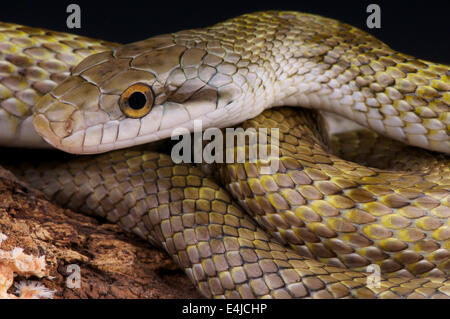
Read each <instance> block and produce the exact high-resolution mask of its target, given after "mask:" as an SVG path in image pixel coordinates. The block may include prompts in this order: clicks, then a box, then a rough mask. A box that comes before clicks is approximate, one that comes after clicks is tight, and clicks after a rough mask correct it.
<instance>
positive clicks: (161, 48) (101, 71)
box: [33, 35, 243, 154]
mask: <svg viewBox="0 0 450 319" xmlns="http://www.w3.org/2000/svg"><path fill="white" fill-rule="evenodd" d="M180 43H181V41H177V39H176V37H175V35H163V36H158V37H154V38H150V39H147V40H144V41H140V42H135V43H132V44H128V45H124V46H121V47H118V48H116V49H113V50H112V51H105V52H101V53H97V54H94V55H91V56H89V57H87V58H85V59H84V60H82V61H81V62H80V63H79V64H78V65H77V66H76V67H74V68H73V70H72V72H71V75H70V76H69V77H68V78H67V79H66V80H65V81H63V82H62V83H60V84H59V85H58V86H57V87H55V88H54V89H53V90H52V91H51V92H50V93H48V94H47V95H45V96H44V97H42V98H41V99H40V101H39V102H38V103H37V105H36V107H35V113H34V121H33V123H34V126H35V129H36V131H37V132H38V133H39V135H41V136H42V137H43V138H44V139H45V140H46V141H47V142H48V143H50V144H51V145H53V146H54V147H56V148H59V149H61V150H63V151H66V152H69V153H76V154H93V153H101V152H106V151H109V150H113V149H119V148H125V147H130V146H133V145H138V144H143V143H148V142H152V141H156V140H161V139H164V138H167V137H170V136H171V134H172V132H173V130H174V129H176V128H180V127H183V128H187V129H188V130H190V131H192V130H193V124H194V120H202V124H203V125H204V127H210V126H219V125H220V124H219V123H222V124H226V123H225V121H223V119H224V114H225V111H226V108H225V106H229V105H230V104H231V103H232V102H233V101H236V99H237V98H238V97H240V96H241V95H242V88H241V87H240V86H239V85H237V83H236V81H235V80H236V77H237V76H238V74H237V67H236V66H234V65H233V64H231V63H229V62H226V60H225V58H223V57H222V58H221V57H220V56H219V54H217V53H216V54H214V53H212V52H208V51H207V49H205V47H206V43H204V44H203V45H201V44H200V45H198V43H196V45H194V46H190V45H187V44H186V41H184V43H181V44H180ZM216 51H217V50H216ZM241 78H243V77H242V76H241ZM241 80H242V79H241ZM222 127H223V125H222Z"/></svg>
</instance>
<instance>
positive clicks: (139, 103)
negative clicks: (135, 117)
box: [128, 92, 147, 110]
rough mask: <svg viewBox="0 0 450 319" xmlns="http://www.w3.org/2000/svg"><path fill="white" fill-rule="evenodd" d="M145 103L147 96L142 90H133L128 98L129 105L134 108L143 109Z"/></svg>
mask: <svg viewBox="0 0 450 319" xmlns="http://www.w3.org/2000/svg"><path fill="white" fill-rule="evenodd" d="M145 103H147V98H146V97H145V94H144V93H141V92H133V94H131V95H130V97H129V98H128V105H129V106H130V107H131V108H132V109H134V110H139V109H142V108H143V107H144V106H145Z"/></svg>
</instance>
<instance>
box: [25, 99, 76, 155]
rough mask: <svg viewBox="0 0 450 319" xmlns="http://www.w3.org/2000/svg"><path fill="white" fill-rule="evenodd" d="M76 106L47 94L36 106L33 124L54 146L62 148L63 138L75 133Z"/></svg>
mask: <svg viewBox="0 0 450 319" xmlns="http://www.w3.org/2000/svg"><path fill="white" fill-rule="evenodd" d="M74 112H75V107H74V106H72V105H69V104H66V103H62V102H60V101H58V100H57V99H56V98H55V97H53V96H52V95H50V94H47V95H45V96H44V97H43V98H42V99H41V100H40V101H39V102H38V103H37V104H36V106H35V113H34V116H33V125H34V127H35V129H36V131H37V132H38V134H39V135H40V136H41V137H42V138H44V140H45V141H47V142H48V143H49V144H51V145H52V146H54V147H57V148H61V144H62V140H63V139H67V138H68V137H69V136H71V135H72V133H73V125H74V124H73V119H72V116H73V114H74Z"/></svg>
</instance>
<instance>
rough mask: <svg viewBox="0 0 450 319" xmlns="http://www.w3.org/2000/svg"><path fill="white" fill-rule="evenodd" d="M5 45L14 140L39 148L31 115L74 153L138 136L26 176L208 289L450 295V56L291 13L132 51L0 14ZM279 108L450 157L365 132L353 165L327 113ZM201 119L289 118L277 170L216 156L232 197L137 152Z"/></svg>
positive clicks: (2, 78)
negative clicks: (132, 236)
mask: <svg viewBox="0 0 450 319" xmlns="http://www.w3.org/2000/svg"><path fill="white" fill-rule="evenodd" d="M0 48H1V52H2V54H1V56H2V61H0V98H1V100H0V101H1V102H0V141H1V143H2V144H3V145H15V146H44V145H45V142H44V141H42V140H40V139H39V137H38V135H37V134H36V133H35V131H34V130H33V124H34V128H35V129H36V131H37V132H38V133H39V135H41V136H42V137H43V138H44V139H45V141H47V142H48V143H50V144H51V145H53V146H55V147H57V148H59V149H62V150H64V151H68V152H71V153H80V154H87V153H102V152H107V151H110V150H115V149H120V148H126V149H123V150H116V151H113V152H110V153H107V154H104V155H99V156H96V157H88V158H86V157H84V158H81V159H76V160H74V161H68V162H66V163H60V164H47V165H43V166H40V167H37V168H36V167H32V168H27V169H25V170H24V171H23V172H22V176H23V178H24V179H25V180H27V181H29V182H30V183H31V184H32V185H34V186H36V187H39V188H41V189H43V190H44V192H45V193H46V194H47V195H48V196H49V197H50V198H52V199H53V200H55V201H57V202H58V203H60V204H63V205H67V206H68V207H70V208H72V209H75V210H78V211H84V212H86V213H95V214H97V215H100V216H104V217H106V218H107V219H108V220H110V221H114V222H118V223H119V224H121V225H122V226H123V227H124V228H125V229H126V230H129V231H133V232H134V233H136V234H138V235H139V236H141V237H142V238H144V239H147V240H149V241H150V242H152V243H154V244H156V245H158V246H161V247H162V248H163V249H165V250H166V251H167V252H168V253H169V255H170V256H172V258H173V259H174V260H175V262H176V263H177V264H178V265H179V266H180V267H181V268H182V269H183V270H184V271H185V272H186V274H187V275H188V276H189V278H190V279H191V280H192V281H193V283H194V284H195V285H196V286H197V287H198V289H199V290H200V292H201V293H202V294H203V295H204V296H206V297H219V298H220V297H273V298H290V297H291V298H292V297H295V298H307V297H314V298H344V297H357V298H373V297H379V298H399V297H409V298H424V297H425V298H442V297H444V298H445V297H449V296H450V280H449V277H448V274H449V272H450V224H449V221H448V217H449V216H450V204H449V199H450V196H449V185H450V178H449V177H450V169H449V159H448V156H447V155H445V154H449V153H450V139H449V125H450V122H449V120H450V117H449V114H450V113H449V104H450V93H449V88H450V82H449V79H448V76H449V74H450V73H449V68H448V66H445V65H439V64H436V63H432V62H427V61H422V60H418V59H415V58H413V57H410V56H406V55H404V54H401V53H398V52H395V51H394V50H392V49H390V48H389V47H387V46H386V45H385V44H383V43H381V42H380V41H378V40H376V39H374V38H373V37H371V36H370V35H368V34H366V33H364V32H362V31H360V30H358V29H356V28H353V27H351V26H348V25H345V24H342V23H340V22H337V21H335V20H331V19H327V18H322V17H318V16H314V15H309V14H302V13H296V12H260V13H254V14H247V15H243V16H241V17H238V18H235V19H231V20H228V21H225V22H223V23H219V24H217V25H215V26H212V27H209V28H205V29H198V30H187V31H181V32H178V33H175V34H169V35H162V36H157V37H153V38H150V39H147V40H144V41H141V42H137V43H132V44H128V45H123V46H117V45H115V44H108V43H103V42H99V41H95V40H92V39H86V38H81V37H77V36H72V35H67V34H61V33H54V32H49V31H43V30H38V29H32V28H26V27H21V26H17V25H12V24H0ZM98 52H100V53H98ZM93 53H96V54H93ZM91 54H93V55H91ZM88 55H89V57H87V58H86V59H84V60H83V61H82V62H81V63H79V64H77V63H78V62H79V61H80V60H81V59H82V58H83V57H84V56H88ZM75 65H76V66H75ZM69 71H70V76H69ZM57 83H60V84H59V85H58V86H56V87H55V88H54V86H55V85H56V84H57ZM47 92H49V93H48V94H46V95H44V94H45V93H47ZM41 96H43V97H41ZM36 103H37V104H36ZM35 104H36V105H35ZM275 106H302V107H306V108H311V109H319V110H325V111H330V112H335V113H338V114H341V115H343V116H345V117H347V118H349V119H351V120H354V121H356V122H358V123H359V124H362V125H364V126H367V127H369V128H371V129H372V130H373V131H375V132H377V133H379V134H382V135H385V136H387V137H390V138H393V139H396V140H399V141H401V142H405V143H408V144H410V145H413V146H418V147H421V148H424V149H428V150H430V151H437V152H440V153H442V154H437V153H429V152H428V151H425V150H419V149H415V148H408V147H406V146H403V145H401V144H400V143H397V142H394V141H388V140H384V139H383V138H381V137H379V136H378V135H377V134H375V133H368V132H363V131H360V132H358V133H348V134H347V135H351V137H353V138H355V139H354V140H353V142H350V143H349V142H348V136H347V137H346V135H345V134H344V135H342V136H340V137H339V138H336V139H335V143H334V145H335V148H338V149H340V150H341V151H342V155H343V156H346V157H348V158H352V159H353V160H355V162H350V161H347V160H343V159H341V158H340V157H338V156H336V155H333V154H331V153H330V152H329V147H328V146H327V144H326V143H325V140H326V137H325V135H323V134H322V135H321V134H320V133H321V132H322V131H323V130H324V128H323V127H322V126H321V125H320V121H317V118H319V117H320V116H319V115H318V114H316V113H311V112H310V111H306V110H301V109H289V108H278V109H274V108H273V107H275ZM194 120H202V124H203V128H206V127H219V128H223V127H229V126H233V125H236V124H239V123H241V122H243V121H245V120H247V121H246V122H245V123H244V124H242V126H243V127H244V128H249V127H254V128H261V127H262V128H279V129H280V145H279V164H280V165H279V169H278V171H277V172H276V173H275V174H273V175H271V174H264V173H262V171H261V168H262V166H264V163H263V162H261V161H257V162H256V163H251V162H246V163H242V164H239V163H238V164H215V165H214V166H213V168H214V169H215V174H214V175H215V178H216V179H217V180H218V181H220V182H221V183H222V184H223V185H224V186H225V187H226V188H227V190H228V191H229V193H230V194H231V195H232V196H230V195H229V193H228V192H226V191H225V190H224V189H223V188H221V187H220V186H218V185H217V184H216V182H214V181H213V180H212V177H208V176H206V175H205V173H203V172H202V171H201V170H200V169H199V168H197V167H195V166H192V165H188V164H183V165H181V164H174V163H173V162H172V160H171V158H170V157H169V156H167V155H164V154H160V153H157V152H154V151H150V150H147V149H146V148H144V147H137V148H133V149H127V147H129V146H133V145H139V144H143V143H148V142H151V141H156V140H160V139H164V138H166V137H169V136H170V134H171V132H172V131H173V129H175V128H177V127H185V128H188V129H190V130H192V128H193V125H194ZM318 123H319V124H318ZM345 137H346V138H345ZM358 143H359V144H358ZM386 147H388V149H387V151H388V152H390V153H391V154H390V156H389V155H386V149H384V150H383V148H386ZM358 149H359V150H362V151H365V153H364V152H363V155H356V151H358ZM229 151H233V150H229ZM356 161H357V162H360V163H367V164H368V165H369V166H364V165H361V164H357V163H356ZM380 161H384V163H380ZM387 163H388V164H387ZM46 166H47V167H46ZM373 166H377V167H378V168H373ZM232 198H234V199H232ZM244 211H246V212H247V214H245V213H244ZM263 229H264V230H263ZM371 264H376V265H378V266H379V267H380V268H381V271H382V272H383V273H384V274H383V276H382V277H381V281H380V282H379V285H369V284H368V280H369V279H370V278H369V274H368V273H366V272H364V271H366V267H367V266H369V265H371ZM350 269H352V270H350ZM355 270H359V271H362V272H358V271H355Z"/></svg>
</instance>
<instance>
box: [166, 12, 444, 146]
mask: <svg viewBox="0 0 450 319" xmlns="http://www.w3.org/2000/svg"><path fill="white" fill-rule="evenodd" d="M174 37H175V42H176V43H177V44H180V45H192V46H194V47H195V46H197V47H198V46H203V47H205V48H206V50H207V52H208V53H207V55H206V56H204V59H203V61H202V63H203V64H205V63H206V64H207V66H208V67H215V68H217V70H218V72H219V74H220V77H215V79H214V80H215V82H214V83H213V84H214V85H215V86H216V87H218V103H217V109H216V110H215V111H214V112H213V114H214V113H215V114H214V115H213V117H216V118H217V119H218V121H217V122H216V123H214V124H217V126H219V127H224V126H226V125H234V124H237V123H238V122H240V121H242V120H244V119H249V118H252V117H254V116H256V115H257V114H259V113H261V112H262V111H263V110H264V109H267V108H270V107H273V106H282V105H288V106H301V107H306V108H313V109H320V110H325V111H329V112H333V113H337V114H340V115H343V116H345V117H346V118H348V119H351V120H353V121H356V122H357V123H359V124H361V125H363V126H366V127H369V128H370V129H372V130H374V131H375V132H377V133H379V134H382V135H384V136H388V137H390V138H393V139H396V140H399V141H402V142H405V143H408V144H410V145H414V146H418V147H421V148H425V149H430V150H434V151H440V152H443V153H447V154H448V153H450V138H449V131H448V126H449V124H448V118H449V117H448V114H449V105H450V100H449V97H450V93H449V90H450V81H449V79H448V75H449V74H450V71H449V68H448V66H445V65H440V64H436V63H432V62H427V61H422V60H418V59H415V58H413V57H411V56H407V55H404V54H401V53H397V52H396V51H394V50H392V49H390V48H389V47H388V46H387V45H385V44H384V43H382V42H381V41H379V40H377V39H375V38H374V37H372V36H371V35H369V34H367V33H365V32H363V31H361V30H359V29H357V28H354V27H352V26H349V25H347V24H344V23H341V22H339V21H336V20H332V19H327V18H323V17H319V16H315V15H310V14H303V13H298V12H276V11H274V12H263V13H254V14H247V15H243V16H240V17H238V18H234V19H231V20H228V21H226V22H223V23H220V24H217V25H215V26H212V27H210V28H206V29H201V30H189V31H183V32H180V33H177V34H175V35H174ZM215 63H217V65H216V64H215ZM200 67H201V66H200ZM237 114H238V115H239V116H238V115H237Z"/></svg>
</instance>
